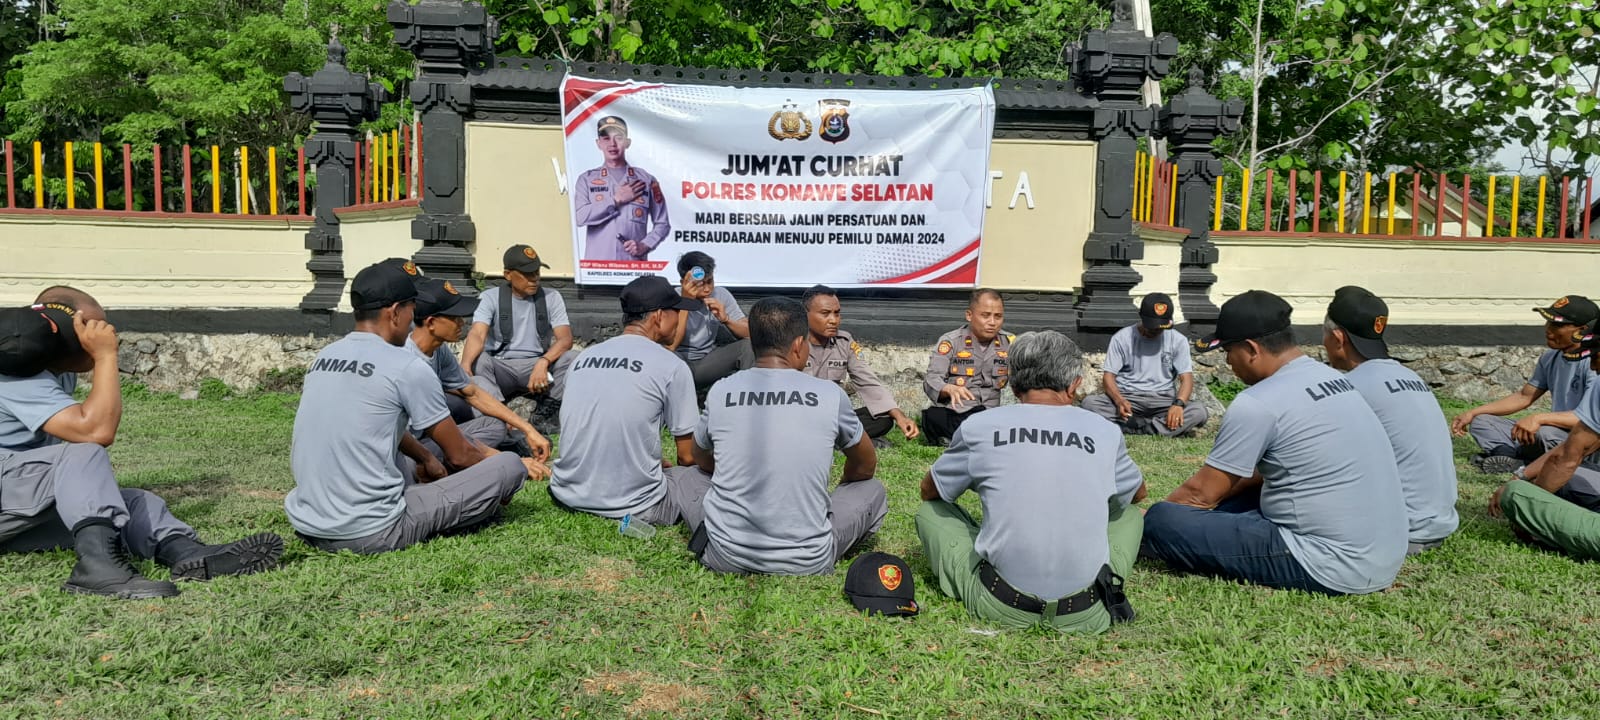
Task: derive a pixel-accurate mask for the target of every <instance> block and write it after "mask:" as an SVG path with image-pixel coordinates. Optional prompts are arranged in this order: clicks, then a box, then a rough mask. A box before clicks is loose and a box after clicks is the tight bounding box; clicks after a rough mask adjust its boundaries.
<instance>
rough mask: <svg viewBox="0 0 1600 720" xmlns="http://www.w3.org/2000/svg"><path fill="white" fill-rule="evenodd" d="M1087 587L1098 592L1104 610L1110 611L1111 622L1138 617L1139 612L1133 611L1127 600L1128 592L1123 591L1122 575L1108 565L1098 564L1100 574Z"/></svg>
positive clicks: (1123, 621)
mask: <svg viewBox="0 0 1600 720" xmlns="http://www.w3.org/2000/svg"><path fill="white" fill-rule="evenodd" d="M1089 589H1090V590H1094V591H1095V592H1096V593H1098V594H1099V595H1100V599H1101V601H1103V602H1104V603H1105V604H1106V612H1109V613H1111V624H1113V625H1116V624H1119V623H1125V622H1130V621H1132V620H1133V619H1134V618H1135V617H1138V615H1139V613H1138V612H1136V611H1134V609H1133V603H1132V602H1129V601H1128V594H1127V593H1126V592H1124V591H1123V585H1122V576H1121V575H1118V574H1117V573H1116V571H1114V570H1112V569H1111V566H1110V565H1101V566H1100V575H1099V576H1097V577H1095V579H1094V586H1093V587H1091V588H1089Z"/></svg>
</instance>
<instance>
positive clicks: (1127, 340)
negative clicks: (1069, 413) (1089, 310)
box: [1083, 293, 1208, 437]
mask: <svg viewBox="0 0 1600 720" xmlns="http://www.w3.org/2000/svg"><path fill="white" fill-rule="evenodd" d="M1103 367H1104V368H1105V371H1104V372H1102V373H1101V374H1100V385H1101V387H1102V388H1103V389H1104V390H1105V394H1104V395H1090V396H1089V397H1086V398H1084V399H1083V409H1085V410H1088V411H1090V412H1092V413H1094V414H1096V415H1099V416H1100V417H1103V418H1105V419H1107V420H1110V421H1111V422H1114V423H1116V424H1118V425H1120V426H1121V427H1122V431H1123V432H1125V433H1127V434H1129V435H1165V436H1167V437H1172V436H1174V435H1182V434H1183V433H1186V432H1189V431H1191V430H1193V429H1195V428H1197V427H1200V426H1201V425H1204V424H1205V423H1206V419H1207V417H1208V415H1207V413H1206V409H1205V406H1203V405H1200V404H1199V403H1195V404H1193V405H1191V404H1190V403H1189V398H1190V397H1191V396H1192V394H1193V393H1194V363H1193V360H1192V358H1191V357H1190V355H1189V341H1188V340H1186V339H1184V337H1183V334H1182V333H1179V332H1178V331H1176V330H1173V329H1172V298H1170V297H1167V296H1166V294H1164V293H1150V294H1149V295H1146V296H1144V300H1143V301H1142V302H1140V303H1139V324H1137V325H1129V326H1128V327H1125V328H1123V329H1121V330H1118V331H1117V334H1115V335H1112V336H1111V344H1110V345H1108V346H1107V347H1106V361H1105V365H1104V366H1103Z"/></svg>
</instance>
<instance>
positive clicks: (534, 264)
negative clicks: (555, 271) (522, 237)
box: [504, 245, 550, 273]
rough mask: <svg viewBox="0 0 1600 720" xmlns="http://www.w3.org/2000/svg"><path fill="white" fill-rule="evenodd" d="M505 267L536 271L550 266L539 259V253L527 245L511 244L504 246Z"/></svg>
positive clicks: (527, 271)
mask: <svg viewBox="0 0 1600 720" xmlns="http://www.w3.org/2000/svg"><path fill="white" fill-rule="evenodd" d="M504 259H505V261H506V264H505V267H506V269H507V270H516V271H517V272H525V273H536V272H539V268H547V267H550V266H549V265H546V264H545V262H544V261H543V260H540V259H539V253H538V252H537V251H535V250H534V249H533V248H531V247H528V246H527V245H512V246H511V247H508V248H506V256H505V258H504Z"/></svg>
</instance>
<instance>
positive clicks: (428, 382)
mask: <svg viewBox="0 0 1600 720" xmlns="http://www.w3.org/2000/svg"><path fill="white" fill-rule="evenodd" d="M416 297H417V289H416V285H415V284H413V282H412V280H411V277H410V276H409V275H407V274H406V273H404V272H402V271H400V270H397V269H395V268H394V267H392V266H388V265H384V264H382V263H380V264H377V265H373V266H371V267H368V268H366V269H364V270H362V271H361V272H360V273H358V274H357V275H356V277H355V279H354V280H352V281H351V283H350V306H351V307H352V308H353V309H354V310H355V322H356V329H355V331H354V332H352V333H350V334H349V335H346V336H345V337H344V338H343V339H341V340H339V341H337V342H334V343H333V344H331V345H329V346H327V347H326V348H323V350H322V352H321V353H318V354H317V358H316V360H315V361H314V362H313V363H312V364H311V367H310V369H309V370H307V371H306V379H305V390H304V392H303V394H302V395H301V397H300V408H299V410H298V411H297V412H296V413H295V419H294V439H293V445H292V447H291V448H290V463H291V465H292V469H293V472H294V480H295V487H294V489H293V490H291V491H289V496H288V497H287V498H285V499H284V502H283V505H284V510H285V512H286V513H287V514H288V516H289V524H290V525H293V526H294V529H295V530H296V532H298V533H299V534H300V536H301V537H302V538H303V539H305V541H306V542H307V543H309V544H311V545H312V546H314V547H318V548H321V549H323V550H326V551H329V552H338V551H340V550H350V551H352V552H357V553H380V552H387V551H390V550H398V549H400V548H403V547H406V546H409V545H412V544H415V543H418V542H422V541H423V540H427V539H428V538H431V537H433V536H435V535H438V534H440V533H443V532H446V531H450V530H459V529H463V528H469V527H473V526H476V525H478V524H480V523H483V522H485V521H487V520H489V519H491V518H493V517H494V516H495V515H497V514H498V513H499V512H500V508H501V506H503V505H505V504H507V503H509V502H511V497H512V496H513V495H514V494H516V492H517V490H519V489H521V488H522V483H523V481H524V480H526V479H527V478H528V477H529V476H530V475H531V476H533V477H536V478H542V477H546V476H548V475H549V472H548V471H547V470H546V469H545V467H544V466H543V465H542V464H540V463H539V462H537V461H535V460H533V459H530V458H519V457H517V456H516V455H515V454H513V453H496V452H494V451H492V450H488V449H487V448H484V447H482V446H480V445H476V444H473V443H471V442H469V441H468V440H467V439H466V438H464V437H462V436H461V431H460V430H459V429H458V428H457V427H456V424H455V421H454V420H452V419H450V410H449V409H448V408H446V407H445V404H444V389H443V388H442V387H441V386H440V385H439V380H438V378H437V376H435V375H434V372H433V370H432V369H431V368H430V367H429V366H428V364H427V363H425V362H423V360H422V358H420V357H418V356H417V353H415V352H412V351H410V350H407V349H405V347H404V345H405V340H406V335H407V333H408V331H410V329H411V321H412V317H413V313H414V310H415V307H414V305H415V302H416ZM408 429H409V430H410V432H411V433H412V434H414V435H416V436H417V437H427V438H429V439H431V440H433V441H434V442H435V443H437V444H438V446H439V447H440V449H441V450H443V451H444V458H443V460H444V462H441V461H440V459H439V458H437V457H435V456H434V455H433V454H432V453H430V452H428V451H427V450H426V449H425V448H423V447H422V445H421V444H420V443H418V442H417V441H416V440H414V439H412V438H411V436H410V435H407V434H406V430H408ZM397 451H398V452H397ZM399 453H404V454H405V455H406V457H407V458H409V461H405V462H402V461H401V459H400V457H399ZM444 463H449V465H450V467H451V468H453V469H455V472H454V473H453V474H452V473H451V472H450V470H449V469H447V468H446V467H445V465H444Z"/></svg>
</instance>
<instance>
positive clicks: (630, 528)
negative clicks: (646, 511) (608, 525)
mask: <svg viewBox="0 0 1600 720" xmlns="http://www.w3.org/2000/svg"><path fill="white" fill-rule="evenodd" d="M617 532H619V533H622V534H623V535H625V536H627V537H631V538H638V539H640V540H649V539H650V538H653V537H655V536H656V528H655V526H654V525H651V524H650V523H647V522H645V521H643V520H635V519H633V516H632V515H624V516H622V521H621V522H619V523H617Z"/></svg>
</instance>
